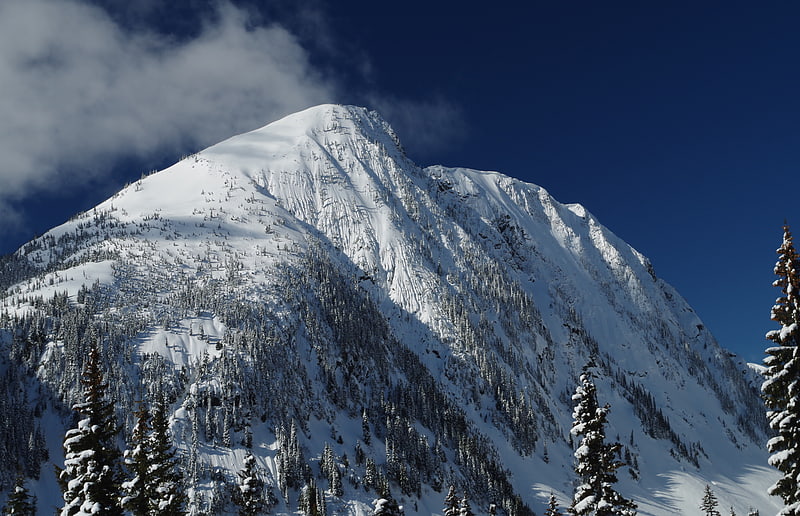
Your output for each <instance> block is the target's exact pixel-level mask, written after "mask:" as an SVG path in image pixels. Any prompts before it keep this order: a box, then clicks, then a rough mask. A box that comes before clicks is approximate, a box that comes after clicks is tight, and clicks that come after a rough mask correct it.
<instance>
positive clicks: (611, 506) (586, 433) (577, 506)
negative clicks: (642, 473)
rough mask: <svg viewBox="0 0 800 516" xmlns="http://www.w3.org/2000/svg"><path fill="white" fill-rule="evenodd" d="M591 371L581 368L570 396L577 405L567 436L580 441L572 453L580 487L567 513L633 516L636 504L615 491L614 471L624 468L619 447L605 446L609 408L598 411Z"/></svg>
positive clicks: (582, 515)
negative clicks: (578, 378) (574, 437)
mask: <svg viewBox="0 0 800 516" xmlns="http://www.w3.org/2000/svg"><path fill="white" fill-rule="evenodd" d="M592 367H593V364H592V363H591V362H590V363H589V364H587V365H586V366H584V367H583V371H582V373H581V376H580V383H579V384H578V386H577V387H576V389H575V394H574V395H573V396H572V399H573V400H574V401H575V402H576V404H575V410H574V412H573V414H572V417H573V426H572V430H571V432H570V433H571V434H572V435H574V436H581V440H580V443H579V445H578V448H577V450H575V473H576V474H577V475H578V478H579V479H580V484H579V485H578V487H577V488H576V489H575V494H574V498H573V501H572V506H571V509H570V511H571V513H572V514H575V515H578V516H584V515H586V516H589V515H591V516H605V515H620V516H630V515H634V514H636V504H635V503H633V502H632V501H631V500H628V499H626V498H624V497H623V496H622V495H620V494H619V493H618V492H617V491H616V490H615V489H614V484H615V483H616V482H617V475H616V470H617V469H618V468H619V467H620V466H622V465H623V463H622V462H620V461H618V460H617V459H616V455H617V452H618V451H619V449H620V447H621V445H620V444H619V443H610V444H607V443H606V442H605V439H606V435H605V426H606V417H607V415H608V411H609V405H607V404H606V405H604V406H603V407H601V406H599V404H598V402H597V388H596V387H595V384H594V375H593V373H592V372H591V368H592Z"/></svg>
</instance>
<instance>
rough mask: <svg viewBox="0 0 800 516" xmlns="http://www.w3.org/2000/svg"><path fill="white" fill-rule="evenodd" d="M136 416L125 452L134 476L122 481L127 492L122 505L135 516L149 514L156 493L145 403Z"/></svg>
mask: <svg viewBox="0 0 800 516" xmlns="http://www.w3.org/2000/svg"><path fill="white" fill-rule="evenodd" d="M135 416H136V424H135V425H134V427H133V432H132V434H131V445H130V448H129V449H128V450H125V454H124V456H125V464H126V465H127V466H128V470H129V471H130V473H131V474H132V475H133V478H131V479H130V480H127V481H126V482H123V483H122V489H123V491H124V492H125V496H124V497H123V498H122V506H123V508H125V509H126V510H128V511H130V512H131V513H132V514H133V515H134V516H148V515H149V514H150V500H151V499H152V498H154V495H155V493H154V492H153V490H152V485H151V484H152V483H151V482H150V446H149V442H148V440H149V437H150V414H149V413H148V412H147V409H146V408H145V406H144V404H140V405H139V410H137V411H136V414H135Z"/></svg>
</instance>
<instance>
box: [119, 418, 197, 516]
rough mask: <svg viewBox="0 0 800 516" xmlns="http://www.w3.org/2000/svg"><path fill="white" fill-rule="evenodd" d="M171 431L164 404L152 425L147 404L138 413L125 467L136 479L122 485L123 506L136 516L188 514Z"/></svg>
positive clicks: (126, 454) (126, 455) (126, 452)
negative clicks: (123, 494) (170, 435)
mask: <svg viewBox="0 0 800 516" xmlns="http://www.w3.org/2000/svg"><path fill="white" fill-rule="evenodd" d="M151 424H152V427H151ZM168 427H169V423H168V421H167V419H166V415H165V413H164V408H163V405H161V404H158V405H157V406H156V409H155V410H154V412H153V415H152V421H151V416H150V413H149V412H148V411H147V408H146V407H145V405H144V404H142V405H141V406H140V407H139V410H138V411H137V412H136V425H135V426H134V428H133V432H132V435H131V444H130V448H129V449H128V450H126V451H125V463H126V464H127V465H128V469H129V471H130V472H131V474H132V475H133V478H131V479H130V480H128V481H126V482H124V483H123V484H122V487H123V490H124V492H125V497H124V498H123V500H122V505H123V507H124V508H125V509H126V510H128V511H130V512H131V513H132V514H133V515H134V516H139V515H142V516H147V515H151V514H160V515H169V516H174V515H182V514H185V513H186V510H185V506H186V495H185V493H184V491H183V484H182V476H181V475H180V473H178V470H177V467H176V459H175V450H174V447H173V446H172V441H171V439H170V437H169V433H168V432H169V428H168Z"/></svg>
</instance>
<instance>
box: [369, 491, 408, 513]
mask: <svg viewBox="0 0 800 516" xmlns="http://www.w3.org/2000/svg"><path fill="white" fill-rule="evenodd" d="M402 515H403V509H402V508H401V507H400V506H399V505H397V501H396V500H395V499H394V498H393V497H392V495H388V496H386V497H383V498H379V499H377V500H376V501H375V511H374V512H373V513H372V516H402Z"/></svg>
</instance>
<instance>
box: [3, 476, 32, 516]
mask: <svg viewBox="0 0 800 516" xmlns="http://www.w3.org/2000/svg"><path fill="white" fill-rule="evenodd" d="M3 514H13V515H15V516H16V515H19V516H35V515H36V497H31V494H30V493H29V492H28V488H26V487H25V477H23V476H22V475H20V476H18V477H17V480H16V482H14V487H13V488H12V489H11V493H10V494H9V495H8V502H7V503H6V506H5V507H3Z"/></svg>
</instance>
